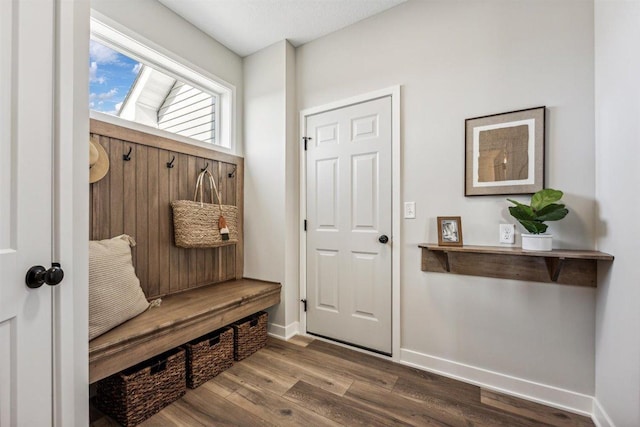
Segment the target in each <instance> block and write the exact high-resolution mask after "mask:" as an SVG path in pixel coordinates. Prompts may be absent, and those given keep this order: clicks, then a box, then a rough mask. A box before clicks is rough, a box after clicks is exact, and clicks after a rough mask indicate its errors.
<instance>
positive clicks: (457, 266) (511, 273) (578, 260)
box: [418, 243, 613, 287]
mask: <svg viewBox="0 0 640 427" xmlns="http://www.w3.org/2000/svg"><path fill="white" fill-rule="evenodd" d="M418 246H419V247H420V248H422V271H432V272H438V273H454V274H464V275H468V276H484V277H496V278H500V279H514V280H523V281H532V282H546V283H560V284H564V285H575V286H590V287H596V285H597V273H598V261H613V255H609V254H606V253H603V252H598V251H582V250H564V249H554V250H552V251H548V252H534V251H524V250H522V249H520V248H513V247H505V248H503V247H497V246H439V245H436V244H430V243H424V244H421V245H418Z"/></svg>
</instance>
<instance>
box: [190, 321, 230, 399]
mask: <svg viewBox="0 0 640 427" xmlns="http://www.w3.org/2000/svg"><path fill="white" fill-rule="evenodd" d="M185 349H186V351H187V354H186V358H187V387H189V388H196V387H199V386H200V385H201V384H203V383H205V382H207V381H209V380H210V379H211V378H213V377H215V376H216V375H218V374H219V373H220V372H222V371H224V370H226V369H229V368H230V367H231V366H232V365H233V329H231V328H222V329H218V330H217V331H214V332H211V333H209V334H207V335H205V336H202V337H200V338H197V339H195V340H193V341H191V342H189V343H187V344H185Z"/></svg>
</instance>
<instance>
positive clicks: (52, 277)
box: [25, 262, 64, 289]
mask: <svg viewBox="0 0 640 427" xmlns="http://www.w3.org/2000/svg"><path fill="white" fill-rule="evenodd" d="M63 278H64V271H62V268H60V264H58V263H57V262H54V263H53V264H51V268H49V269H46V268H44V267H43V266H41V265H34V266H33V267H31V268H30V269H29V271H27V277H26V278H25V282H26V283H27V286H28V287H30V288H32V289H35V288H39V287H40V286H42V285H43V284H45V283H46V284H47V285H49V286H55V285H57V284H58V283H60V282H62V279H63Z"/></svg>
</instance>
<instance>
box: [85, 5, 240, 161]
mask: <svg viewBox="0 0 640 427" xmlns="http://www.w3.org/2000/svg"><path fill="white" fill-rule="evenodd" d="M91 8H92V10H93V11H96V12H98V13H99V14H101V15H104V16H105V17H106V18H108V19H111V20H113V21H115V22H116V23H118V24H119V25H122V26H124V27H126V28H128V29H129V30H132V31H133V32H135V33H136V34H138V35H140V36H142V37H143V38H145V39H146V40H148V41H150V42H151V43H154V44H155V45H156V46H150V47H152V48H155V47H157V46H159V47H160V48H162V49H163V50H167V51H169V52H171V53H172V54H174V55H177V56H178V57H179V58H182V59H185V60H186V61H188V62H189V63H191V64H194V65H196V66H197V67H200V68H202V69H203V70H206V71H208V72H210V73H211V74H213V75H215V76H217V77H219V78H221V79H223V80H225V81H226V82H229V83H231V84H232V85H234V86H235V87H236V100H235V102H236V108H235V109H236V122H235V141H236V147H237V150H238V154H239V155H242V152H243V151H242V150H243V147H242V140H243V136H242V130H243V124H242V99H243V95H242V93H243V92H242V91H243V89H242V84H243V76H242V58H240V57H239V56H238V55H236V54H235V53H234V52H232V51H230V50H229V49H227V48H226V47H224V46H223V45H222V44H220V43H219V42H217V41H216V40H214V39H212V38H211V37H209V36H208V35H206V34H205V33H203V32H202V31H200V30H198V29H197V28H195V27H194V26H193V25H191V24H190V23H188V22H187V21H185V20H184V19H183V18H182V17H180V16H179V15H177V14H175V13H174V12H173V11H172V10H170V9H168V8H166V7H165V6H164V5H162V4H161V3H159V2H158V1H156V0H135V1H125V0H91ZM105 23H106V24H109V22H105ZM116 29H117V28H116ZM161 53H162V52H161Z"/></svg>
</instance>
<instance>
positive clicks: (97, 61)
mask: <svg viewBox="0 0 640 427" xmlns="http://www.w3.org/2000/svg"><path fill="white" fill-rule="evenodd" d="M89 56H90V60H89V64H88V65H89V93H90V95H89V100H88V102H89V107H90V108H91V109H92V110H95V111H100V112H102V113H107V114H117V113H118V110H119V108H118V106H117V104H118V103H121V102H122V101H123V100H124V99H125V97H126V95H127V93H128V92H129V90H130V89H131V85H132V84H133V82H134V80H135V79H136V76H137V72H138V71H139V70H140V68H141V67H142V64H140V63H139V62H138V61H136V60H134V59H132V58H129V57H128V56H126V55H123V54H122V53H120V52H117V51H115V50H113V49H111V48H110V47H107V46H105V45H102V44H100V42H97V41H94V40H91V42H90V44H89Z"/></svg>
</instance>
